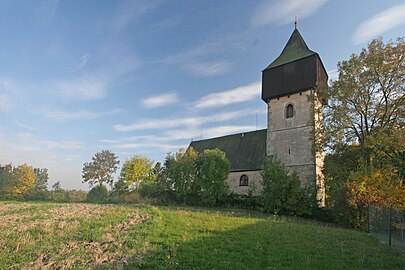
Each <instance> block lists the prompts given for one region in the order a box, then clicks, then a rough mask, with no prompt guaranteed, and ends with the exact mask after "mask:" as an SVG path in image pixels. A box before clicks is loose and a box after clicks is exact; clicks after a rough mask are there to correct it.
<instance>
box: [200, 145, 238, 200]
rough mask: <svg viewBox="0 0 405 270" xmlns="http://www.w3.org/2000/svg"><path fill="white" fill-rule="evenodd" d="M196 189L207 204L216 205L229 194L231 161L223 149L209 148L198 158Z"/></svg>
mask: <svg viewBox="0 0 405 270" xmlns="http://www.w3.org/2000/svg"><path fill="white" fill-rule="evenodd" d="M196 169H197V176H196V183H195V189H196V192H197V194H198V198H199V199H201V202H202V203H203V204H206V205H210V206H213V205H216V204H218V203H220V202H222V201H224V199H225V198H226V196H227V195H228V184H227V182H226V179H227V178H228V175H229V171H230V162H229V160H228V159H227V158H226V155H225V153H224V152H223V151H221V150H219V149H214V150H210V149H207V150H205V151H204V152H203V153H201V154H200V155H199V156H198V158H197V160H196Z"/></svg>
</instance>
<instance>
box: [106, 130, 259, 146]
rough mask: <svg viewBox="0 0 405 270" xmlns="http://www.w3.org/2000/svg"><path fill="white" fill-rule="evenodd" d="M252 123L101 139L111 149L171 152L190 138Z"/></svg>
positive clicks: (222, 132)
mask: <svg viewBox="0 0 405 270" xmlns="http://www.w3.org/2000/svg"><path fill="white" fill-rule="evenodd" d="M255 128H256V127H255V126H253V125H224V126H216V127H209V128H202V129H201V128H197V127H186V128H185V129H170V130H166V131H165V132H163V133H162V134H161V135H160V136H156V135H146V136H132V137H124V138H118V139H114V140H111V139H104V140H101V142H102V143H103V144H108V145H109V147H111V148H113V149H115V148H116V149H158V150H159V151H164V152H171V151H177V150H178V149H180V148H184V147H187V145H188V142H190V141H191V140H199V139H206V138H213V137H219V136H224V135H230V134H234V133H240V132H248V131H252V130H255ZM178 140H187V141H188V142H187V143H185V144H181V143H172V142H173V141H178Z"/></svg>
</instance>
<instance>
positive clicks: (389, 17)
mask: <svg viewBox="0 0 405 270" xmlns="http://www.w3.org/2000/svg"><path fill="white" fill-rule="evenodd" d="M404 24H405V4H401V5H397V6H393V7H391V8H388V9H386V10H384V11H382V12H380V13H378V14H376V15H374V16H372V17H371V18H368V19H367V20H365V21H364V22H362V23H361V24H360V25H359V26H358V27H357V29H356V30H355V31H354V34H353V36H352V40H353V42H354V43H355V44H360V43H363V42H367V41H368V40H370V39H371V38H374V37H377V36H378V35H381V34H383V33H385V32H387V31H389V30H391V29H393V28H395V27H399V26H402V25H404Z"/></svg>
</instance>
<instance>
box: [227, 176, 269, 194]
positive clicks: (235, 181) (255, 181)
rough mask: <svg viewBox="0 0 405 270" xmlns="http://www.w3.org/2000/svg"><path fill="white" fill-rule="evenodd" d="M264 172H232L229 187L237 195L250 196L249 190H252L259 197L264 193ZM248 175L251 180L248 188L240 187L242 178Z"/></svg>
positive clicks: (228, 180)
mask: <svg viewBox="0 0 405 270" xmlns="http://www.w3.org/2000/svg"><path fill="white" fill-rule="evenodd" d="M261 173H262V171H242V172H231V173H230V174H229V176H228V179H227V182H228V185H229V191H230V192H233V193H237V194H248V192H249V190H252V192H253V194H255V195H258V194H260V192H261V191H262V184H261V181H262V175H261ZM244 174H245V175H247V177H248V179H249V185H248V186H240V185H239V183H240V177H241V176H242V175H244Z"/></svg>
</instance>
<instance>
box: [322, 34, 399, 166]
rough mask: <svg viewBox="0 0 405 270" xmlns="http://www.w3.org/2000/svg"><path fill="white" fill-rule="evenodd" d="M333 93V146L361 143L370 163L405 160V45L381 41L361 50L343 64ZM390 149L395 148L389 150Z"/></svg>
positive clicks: (329, 115)
mask: <svg viewBox="0 0 405 270" xmlns="http://www.w3.org/2000/svg"><path fill="white" fill-rule="evenodd" d="M338 73H339V77H338V79H337V80H336V81H335V82H333V83H332V86H331V88H330V89H329V91H328V97H329V102H328V104H327V106H326V111H325V128H326V131H327V132H326V134H327V135H329V136H328V138H329V139H330V140H329V142H330V143H331V145H332V147H333V149H336V148H338V147H344V146H347V145H352V144H358V145H359V146H360V149H361V154H362V160H363V163H364V165H365V166H369V165H374V166H384V165H386V163H383V162H378V163H376V162H374V161H379V160H381V156H386V155H388V157H389V159H387V158H385V161H390V163H391V161H394V160H395V162H397V163H398V162H400V163H401V161H400V160H401V159H402V165H401V166H404V163H403V158H404V154H403V153H404V147H405V146H404V145H405V144H403V141H404V124H405V91H404V89H405V43H404V39H403V38H398V39H397V40H396V41H389V42H387V43H384V42H383V41H382V39H375V40H373V41H371V42H370V43H369V44H368V47H367V48H364V49H362V50H361V52H360V53H359V54H352V55H351V57H350V59H349V60H345V61H341V62H339V63H338ZM386 150H389V152H388V153H387V151H386Z"/></svg>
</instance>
